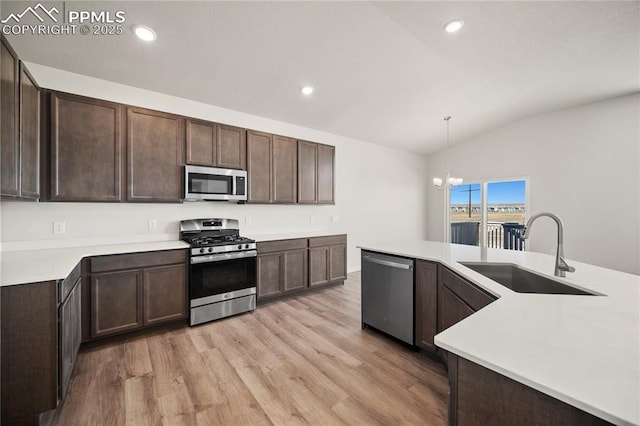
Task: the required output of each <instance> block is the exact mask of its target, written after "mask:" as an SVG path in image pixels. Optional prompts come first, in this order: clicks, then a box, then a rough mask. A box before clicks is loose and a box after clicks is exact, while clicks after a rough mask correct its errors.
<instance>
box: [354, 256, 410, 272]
mask: <svg viewBox="0 0 640 426" xmlns="http://www.w3.org/2000/svg"><path fill="white" fill-rule="evenodd" d="M364 260H366V261H367V262H371V263H377V264H378V265H384V266H390V267H392V268H398V269H408V270H411V269H412V268H413V267H412V266H411V265H405V264H404V263H397V262H391V261H389V260H382V259H377V258H375V257H370V256H365V257H364Z"/></svg>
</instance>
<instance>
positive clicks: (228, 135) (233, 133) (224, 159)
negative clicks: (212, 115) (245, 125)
mask: <svg viewBox="0 0 640 426" xmlns="http://www.w3.org/2000/svg"><path fill="white" fill-rule="evenodd" d="M246 134H247V131H246V130H245V129H241V128H238V127H233V126H227V125H224V124H218V126H217V136H216V145H217V146H216V151H217V157H216V164H217V166H218V167H224V168H228V169H240V170H246V169H247V139H246Z"/></svg>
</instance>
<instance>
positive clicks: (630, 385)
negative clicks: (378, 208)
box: [359, 240, 640, 425]
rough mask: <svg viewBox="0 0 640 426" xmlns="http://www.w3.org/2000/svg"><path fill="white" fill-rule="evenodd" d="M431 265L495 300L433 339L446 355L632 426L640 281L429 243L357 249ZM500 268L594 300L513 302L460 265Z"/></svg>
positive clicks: (637, 390) (528, 255) (639, 380)
mask: <svg viewBox="0 0 640 426" xmlns="http://www.w3.org/2000/svg"><path fill="white" fill-rule="evenodd" d="M359 248H361V249H363V250H371V251H376V252H380V253H386V254H395V255H399V256H405V257H409V258H415V259H423V260H430V261H435V262H439V263H441V264H443V265H445V266H446V267H448V268H449V269H451V270H453V271H455V272H456V273H458V274H459V275H461V276H463V277H465V278H467V279H468V280H469V281H471V282H473V283H475V284H477V285H478V286H479V287H482V288H483V289H485V290H487V291H488V292H490V293H492V294H494V295H495V296H497V297H498V298H499V299H498V300H496V301H495V302H493V303H491V304H490V305H488V306H486V307H485V308H483V309H481V310H480V311H478V312H476V313H474V314H473V315H471V316H469V317H467V318H465V319H464V320H463V321H461V322H459V323H457V324H455V325H454V326H452V327H450V328H448V329H447V330H444V331H443V332H441V333H440V334H438V335H436V337H435V343H436V344H437V345H438V346H440V347H441V348H443V349H446V350H447V351H450V352H453V353H455V354H457V355H459V356H461V357H463V358H466V359H468V360H470V361H473V362H475V363H477V364H479V365H482V366H484V367H486V368H488V369H491V370H493V371H496V372H498V373H500V374H502V375H504V376H507V377H509V378H511V379H514V380H516V381H518V382H520V383H523V384H525V385H527V386H529V387H531V388H534V389H537V390H539V391H541V392H543V393H545V394H547V395H550V396H552V397H554V398H556V399H559V400H561V401H563V402H566V403H567V404H570V405H572V406H575V407H578V408H580V409H582V410H584V411H586V412H588V413H591V414H593V415H595V416H597V417H600V418H603V419H605V420H607V421H609V422H612V423H614V424H620V425H638V424H639V423H640V276H637V275H632V274H627V273H624V272H619V271H614V270H611V269H605V268H601V267H598V266H593V265H589V264H586V263H581V262H576V261H573V260H568V263H569V264H570V265H571V266H574V267H575V268H576V271H575V272H574V273H567V277H566V278H557V277H553V270H554V262H555V257H554V256H550V255H546V254H541V253H533V252H520V251H512V250H500V249H487V248H480V247H474V246H464V245H458V244H444V243H438V242H432V241H422V240H416V241H395V242H376V243H372V244H363V245H361V246H359ZM464 261H466V262H499V263H512V264H517V265H519V266H521V267H523V268H526V269H529V270H531V271H534V272H537V273H540V274H542V275H546V276H548V277H549V278H552V279H557V280H559V281H562V282H564V283H566V284H568V285H571V286H574V287H579V288H581V289H584V290H587V291H589V292H591V293H597V294H599V296H576V295H552V294H524V293H516V292H513V291H512V290H510V289H508V288H506V287H503V286H502V285H500V284H498V283H496V282H495V281H492V280H490V279H489V278H486V277H484V276H483V275H480V274H479V273H477V272H475V271H473V270H471V269H469V268H467V267H465V266H463V265H461V264H460V263H459V262H464Z"/></svg>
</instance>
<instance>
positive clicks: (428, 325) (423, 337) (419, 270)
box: [414, 260, 438, 352]
mask: <svg viewBox="0 0 640 426" xmlns="http://www.w3.org/2000/svg"><path fill="white" fill-rule="evenodd" d="M415 287H416V289H415V315H416V320H415V321H416V324H415V328H414V329H415V344H416V345H417V346H419V347H420V348H421V349H425V350H428V351H430V352H436V350H437V348H436V345H435V343H434V340H433V338H434V336H435V335H436V333H437V332H438V264H437V263H433V262H426V261H424V260H416V276H415Z"/></svg>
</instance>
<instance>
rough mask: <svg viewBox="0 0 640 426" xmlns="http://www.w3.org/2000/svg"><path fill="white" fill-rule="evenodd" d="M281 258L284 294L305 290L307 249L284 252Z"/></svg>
mask: <svg viewBox="0 0 640 426" xmlns="http://www.w3.org/2000/svg"><path fill="white" fill-rule="evenodd" d="M282 256H283V263H284V271H283V274H282V275H283V290H284V292H285V293H287V292H290V291H295V290H301V289H304V288H307V276H308V274H307V264H308V262H307V249H303V250H295V251H286V252H284V253H283V254H282Z"/></svg>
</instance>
